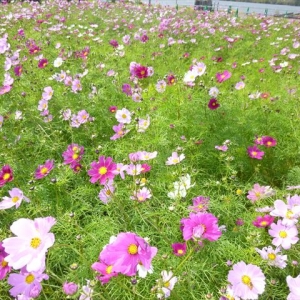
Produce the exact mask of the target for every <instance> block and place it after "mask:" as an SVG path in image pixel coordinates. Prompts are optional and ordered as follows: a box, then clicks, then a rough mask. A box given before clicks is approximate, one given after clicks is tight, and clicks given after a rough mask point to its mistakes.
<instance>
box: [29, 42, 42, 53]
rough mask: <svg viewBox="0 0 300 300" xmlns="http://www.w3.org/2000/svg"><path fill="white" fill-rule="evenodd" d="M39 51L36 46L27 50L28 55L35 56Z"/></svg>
mask: <svg viewBox="0 0 300 300" xmlns="http://www.w3.org/2000/svg"><path fill="white" fill-rule="evenodd" d="M39 51H41V48H40V47H38V46H37V45H35V44H34V45H32V46H31V47H30V48H29V53H30V54H37V53H38V52H39Z"/></svg>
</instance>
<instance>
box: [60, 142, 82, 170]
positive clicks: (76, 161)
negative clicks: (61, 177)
mask: <svg viewBox="0 0 300 300" xmlns="http://www.w3.org/2000/svg"><path fill="white" fill-rule="evenodd" d="M83 153H84V147H83V146H79V145H78V144H71V145H69V146H68V148H67V150H66V151H65V152H63V154H62V156H63V158H64V164H65V165H70V168H71V169H72V170H73V171H74V172H79V171H80V170H81V169H82V165H81V164H80V161H81V159H82V155H83Z"/></svg>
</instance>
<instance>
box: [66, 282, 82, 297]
mask: <svg viewBox="0 0 300 300" xmlns="http://www.w3.org/2000/svg"><path fill="white" fill-rule="evenodd" d="M77 290H78V285H77V284H76V283H74V282H67V281H66V282H64V284H63V292H64V293H65V294H66V295H69V296H72V295H74V294H75V293H76V292H77Z"/></svg>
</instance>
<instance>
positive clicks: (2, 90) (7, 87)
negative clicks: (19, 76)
mask: <svg viewBox="0 0 300 300" xmlns="http://www.w3.org/2000/svg"><path fill="white" fill-rule="evenodd" d="M11 89H12V86H11V85H4V86H1V87H0V95H4V94H6V93H8V92H10V90H11Z"/></svg>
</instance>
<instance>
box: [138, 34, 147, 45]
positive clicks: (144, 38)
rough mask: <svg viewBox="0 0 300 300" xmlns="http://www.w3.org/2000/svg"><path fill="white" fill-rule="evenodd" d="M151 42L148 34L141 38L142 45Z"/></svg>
mask: <svg viewBox="0 0 300 300" xmlns="http://www.w3.org/2000/svg"><path fill="white" fill-rule="evenodd" d="M148 40H149V37H148V35H147V34H143V35H142V36H141V37H140V41H141V42H142V43H146V42H147V41H148Z"/></svg>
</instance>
